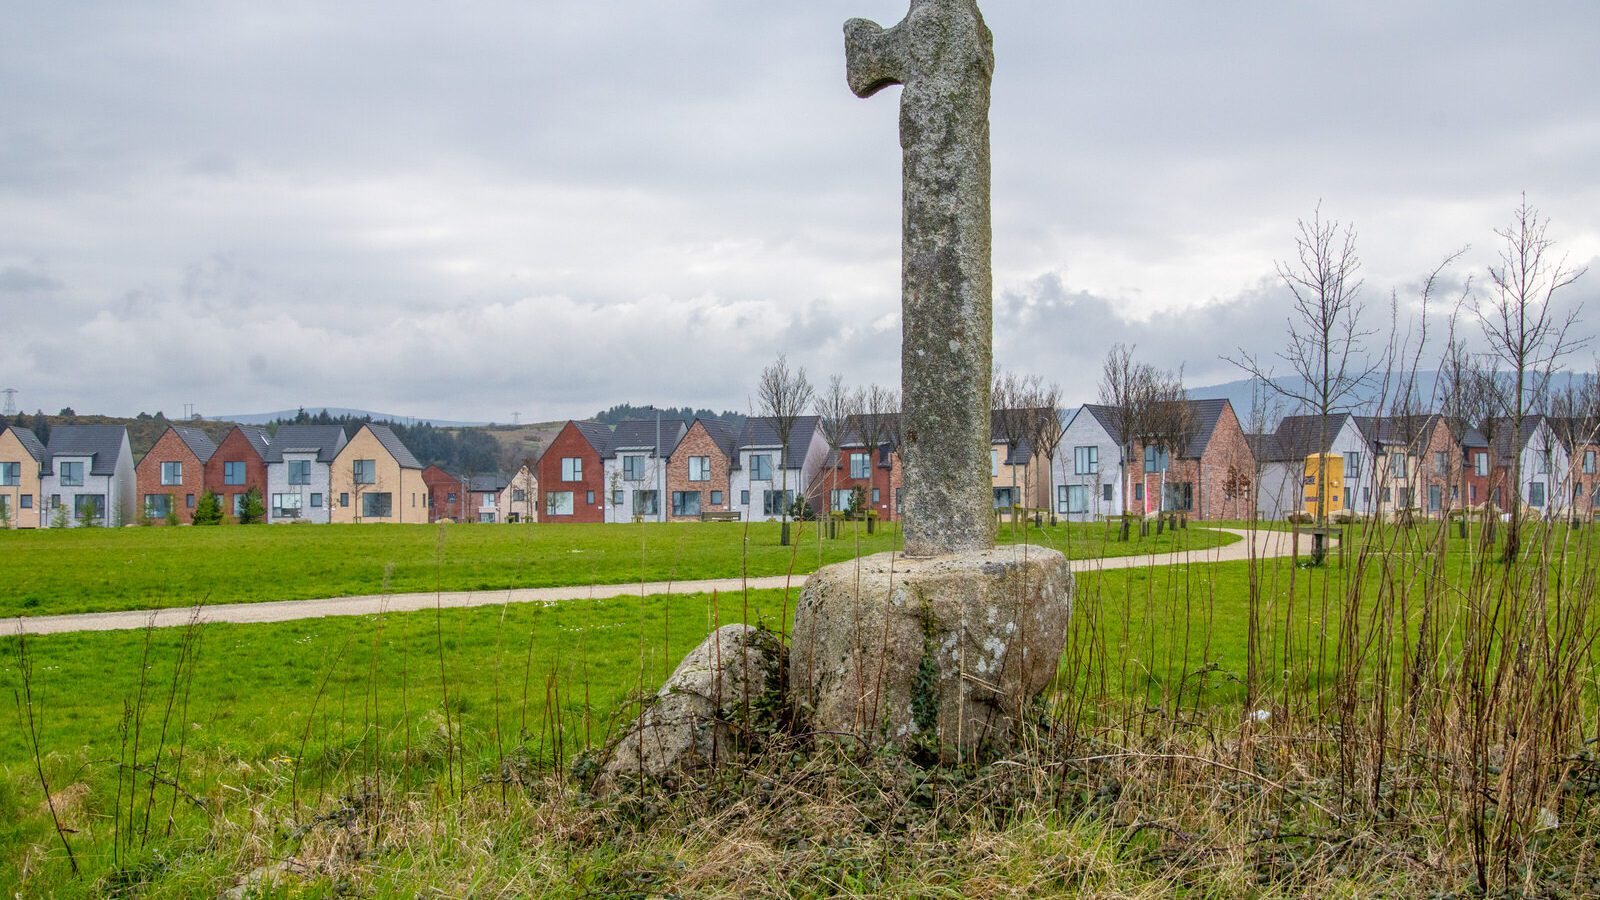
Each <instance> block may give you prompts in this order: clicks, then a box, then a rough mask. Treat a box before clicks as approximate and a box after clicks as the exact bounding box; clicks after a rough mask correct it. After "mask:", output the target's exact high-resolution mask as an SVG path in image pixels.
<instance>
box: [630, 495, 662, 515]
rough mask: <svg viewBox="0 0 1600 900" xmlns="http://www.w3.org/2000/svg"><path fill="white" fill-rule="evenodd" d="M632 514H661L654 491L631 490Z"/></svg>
mask: <svg viewBox="0 0 1600 900" xmlns="http://www.w3.org/2000/svg"><path fill="white" fill-rule="evenodd" d="M633 514H634V515H636V516H657V515H660V514H661V507H660V503H659V501H658V500H657V499H656V492H655V491H634V492H633Z"/></svg>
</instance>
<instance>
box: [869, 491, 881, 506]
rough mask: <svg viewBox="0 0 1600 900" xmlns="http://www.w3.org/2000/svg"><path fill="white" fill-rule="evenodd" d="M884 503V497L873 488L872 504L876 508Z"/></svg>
mask: <svg viewBox="0 0 1600 900" xmlns="http://www.w3.org/2000/svg"><path fill="white" fill-rule="evenodd" d="M882 502H883V495H882V494H881V493H880V492H879V491H878V489H877V488H873V489H872V504H873V505H874V506H876V505H878V504H879V503H882Z"/></svg>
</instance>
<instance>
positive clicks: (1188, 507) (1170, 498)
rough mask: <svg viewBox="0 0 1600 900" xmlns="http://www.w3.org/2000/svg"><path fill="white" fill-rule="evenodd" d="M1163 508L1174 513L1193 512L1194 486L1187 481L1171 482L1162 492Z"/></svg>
mask: <svg viewBox="0 0 1600 900" xmlns="http://www.w3.org/2000/svg"><path fill="white" fill-rule="evenodd" d="M1161 505H1162V506H1163V507H1164V508H1166V509H1168V510H1171V511H1174V512H1192V511H1193V510H1194V484H1193V483H1191V482H1188V481H1181V482H1172V483H1169V484H1168V485H1166V487H1165V488H1163V490H1162V504H1161Z"/></svg>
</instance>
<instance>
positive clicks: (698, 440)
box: [666, 419, 738, 522]
mask: <svg viewBox="0 0 1600 900" xmlns="http://www.w3.org/2000/svg"><path fill="white" fill-rule="evenodd" d="M737 439H738V436H737V435H735V434H734V433H733V430H732V429H731V428H729V427H728V426H727V425H725V424H723V423H722V421H721V420H718V419H695V420H694V422H693V423H691V424H690V425H689V430H688V431H687V432H685V433H684V435H683V439H682V440H680V441H679V442H678V445H677V446H676V447H674V448H673V449H672V455H670V456H668V457H667V508H666V513H667V521H669V522H691V521H698V520H699V519H700V517H701V515H703V514H705V513H726V512H730V511H732V510H733V504H732V503H731V502H730V500H729V497H728V494H729V472H730V471H731V470H732V468H733V462H734V459H735V457H736V455H737V453H736V450H735V444H736V442H737Z"/></svg>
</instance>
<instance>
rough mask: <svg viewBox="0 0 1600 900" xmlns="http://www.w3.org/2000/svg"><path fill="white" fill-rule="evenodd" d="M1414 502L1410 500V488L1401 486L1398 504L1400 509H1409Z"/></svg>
mask: <svg viewBox="0 0 1600 900" xmlns="http://www.w3.org/2000/svg"><path fill="white" fill-rule="evenodd" d="M1414 502H1415V501H1414V500H1412V497H1411V488H1408V487H1403V488H1401V489H1400V506H1401V508H1402V509H1410V508H1411V506H1412V505H1413V503H1414Z"/></svg>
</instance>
